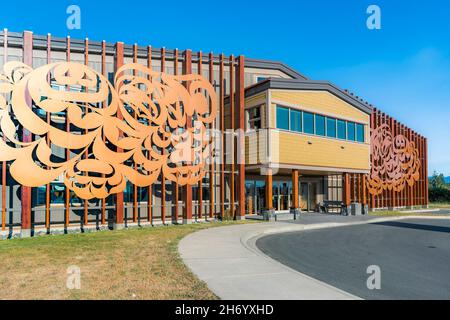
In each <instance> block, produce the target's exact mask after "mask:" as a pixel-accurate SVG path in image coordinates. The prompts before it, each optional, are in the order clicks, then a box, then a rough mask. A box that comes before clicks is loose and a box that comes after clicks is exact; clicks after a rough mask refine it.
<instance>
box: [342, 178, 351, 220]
mask: <svg viewBox="0 0 450 320" xmlns="http://www.w3.org/2000/svg"><path fill="white" fill-rule="evenodd" d="M342 191H343V192H344V197H343V198H344V205H345V207H346V208H347V214H348V215H350V212H349V209H350V203H351V190H350V174H348V173H344V186H343V190H342Z"/></svg>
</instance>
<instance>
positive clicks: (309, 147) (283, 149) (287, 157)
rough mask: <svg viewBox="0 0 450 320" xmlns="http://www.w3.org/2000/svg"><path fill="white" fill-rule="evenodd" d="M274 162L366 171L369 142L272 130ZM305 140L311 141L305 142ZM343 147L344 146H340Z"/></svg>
mask: <svg viewBox="0 0 450 320" xmlns="http://www.w3.org/2000/svg"><path fill="white" fill-rule="evenodd" d="M271 141H272V150H271V153H272V159H273V162H274V163H281V164H290V165H299V166H313V167H331V168H342V169H353V170H369V169H370V168H369V148H370V147H369V144H360V143H352V142H346V141H340V140H334V139H327V138H320V137H314V136H307V135H303V134H297V133H289V132H283V131H278V130H272V134H271ZM308 142H311V144H309V143H308ZM342 147H344V149H342Z"/></svg>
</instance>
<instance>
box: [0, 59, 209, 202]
mask: <svg viewBox="0 0 450 320" xmlns="http://www.w3.org/2000/svg"><path fill="white" fill-rule="evenodd" d="M114 80H115V81H114V82H115V84H114V86H113V85H112V84H111V83H110V82H109V81H108V80H107V79H106V78H105V77H104V76H103V75H102V74H100V73H98V72H96V71H95V70H93V69H91V68H90V67H88V66H85V65H83V64H78V63H71V62H58V63H52V64H48V65H45V66H42V67H39V68H37V69H35V70H34V69H32V68H31V67H29V66H27V65H25V64H23V63H20V62H8V63H7V64H5V65H4V68H3V73H2V74H1V75H0V133H1V135H2V138H1V139H0V161H7V162H9V163H10V174H11V176H12V177H13V178H14V179H15V180H16V181H17V182H18V183H20V184H22V185H24V186H29V187H38V186H42V185H45V184H48V183H50V182H51V181H54V180H55V179H57V178H58V177H62V178H63V180H64V184H65V186H66V187H67V188H68V189H70V190H73V191H74V192H75V194H76V195H77V196H78V197H79V198H81V199H86V200H89V199H93V198H98V199H102V198H105V197H107V196H108V195H110V194H115V193H119V192H122V191H123V190H124V189H125V187H126V182H127V181H130V182H131V183H133V184H134V185H136V186H138V187H146V186H149V185H151V184H153V183H155V182H156V181H157V179H158V177H159V176H160V174H163V175H164V177H165V178H166V179H168V180H171V181H174V182H177V183H178V184H179V185H181V186H183V185H187V184H191V185H193V184H196V183H198V181H200V179H202V178H203V176H204V174H205V171H204V168H205V162H206V161H207V160H208V159H209V157H210V156H211V154H212V153H211V151H212V150H213V148H214V145H213V143H212V142H211V139H210V137H209V136H208V132H207V127H208V125H211V124H212V123H213V121H214V119H215V117H216V99H217V98H216V93H215V90H214V88H213V86H212V85H211V84H210V83H209V81H208V80H206V79H205V78H203V77H202V76H200V75H193V74H189V75H178V76H176V75H169V74H165V73H162V72H155V71H153V70H151V69H149V68H146V67H144V66H142V65H139V64H135V63H130V64H126V65H124V66H122V67H121V68H120V69H118V70H117V73H116V77H115V79H114ZM21 128H23V129H24V130H27V131H28V134H23V132H22V129H21Z"/></svg>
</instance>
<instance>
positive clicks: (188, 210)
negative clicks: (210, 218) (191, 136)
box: [183, 50, 192, 224]
mask: <svg viewBox="0 0 450 320" xmlns="http://www.w3.org/2000/svg"><path fill="white" fill-rule="evenodd" d="M183 73H184V74H192V51H191V50H186V51H185V54H184V63H183ZM189 86H190V83H189V82H186V87H187V88H189ZM186 128H187V129H190V128H192V118H191V117H186ZM191 222H192V186H191V185H189V184H188V185H186V186H185V191H184V211H183V223H184V224H188V223H191Z"/></svg>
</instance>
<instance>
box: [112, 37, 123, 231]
mask: <svg viewBox="0 0 450 320" xmlns="http://www.w3.org/2000/svg"><path fill="white" fill-rule="evenodd" d="M122 65H123V42H117V43H116V52H115V57H114V71H115V72H117V69H119V68H120V67H121V66H122ZM116 89H118V88H116ZM117 117H118V118H119V119H123V116H122V114H121V113H120V111H118V113H117ZM117 151H118V152H120V151H121V150H120V149H118V150H117ZM123 212H124V207H123V192H120V193H118V194H117V195H116V215H115V219H114V226H113V227H114V229H115V230H120V229H123V228H124V227H125V224H124V220H123Z"/></svg>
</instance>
